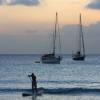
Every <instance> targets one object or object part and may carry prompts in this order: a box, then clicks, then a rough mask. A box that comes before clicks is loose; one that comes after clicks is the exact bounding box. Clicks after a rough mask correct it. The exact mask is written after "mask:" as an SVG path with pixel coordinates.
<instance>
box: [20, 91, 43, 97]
mask: <svg viewBox="0 0 100 100" xmlns="http://www.w3.org/2000/svg"><path fill="white" fill-rule="evenodd" d="M42 94H43V91H42V90H40V91H38V92H37V93H36V92H26V93H22V96H23V97H27V96H42Z"/></svg>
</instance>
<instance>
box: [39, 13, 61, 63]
mask: <svg viewBox="0 0 100 100" xmlns="http://www.w3.org/2000/svg"><path fill="white" fill-rule="evenodd" d="M57 26H58V13H56V22H55V30H54V33H53V50H52V53H49V54H44V55H43V56H42V57H41V61H42V63H47V64H60V61H61V59H62V58H61V56H60V55H56V40H57ZM60 47H61V46H60Z"/></svg>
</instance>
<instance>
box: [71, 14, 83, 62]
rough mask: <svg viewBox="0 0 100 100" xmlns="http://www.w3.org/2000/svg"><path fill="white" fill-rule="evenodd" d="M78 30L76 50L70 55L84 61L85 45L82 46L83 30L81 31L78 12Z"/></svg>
mask: <svg viewBox="0 0 100 100" xmlns="http://www.w3.org/2000/svg"><path fill="white" fill-rule="evenodd" d="M79 27H80V32H79V44H78V50H77V52H76V54H73V55H72V58H73V60H76V61H84V60H85V47H84V37H83V31H82V18H81V14H80V24H79Z"/></svg>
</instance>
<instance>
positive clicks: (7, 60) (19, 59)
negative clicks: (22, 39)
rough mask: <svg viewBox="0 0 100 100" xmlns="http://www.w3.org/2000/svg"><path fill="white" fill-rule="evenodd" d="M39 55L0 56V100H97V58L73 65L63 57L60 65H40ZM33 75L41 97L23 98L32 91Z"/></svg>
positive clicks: (99, 75) (99, 62)
mask: <svg viewBox="0 0 100 100" xmlns="http://www.w3.org/2000/svg"><path fill="white" fill-rule="evenodd" d="M40 57H41V55H31V54H30V55H24V54H23V55H10V54H9V55H0V100H100V55H88V56H87V57H86V59H85V61H73V60H72V58H71V55H64V56H63V59H62V61H61V64H42V63H36V61H40ZM32 72H34V74H35V75H36V76H37V83H38V87H39V88H40V89H43V91H44V92H43V94H42V96H37V97H35V98H34V97H32V96H29V97H23V96H22V93H24V92H29V91H30V90H31V80H30V79H29V77H28V75H29V74H31V73H32Z"/></svg>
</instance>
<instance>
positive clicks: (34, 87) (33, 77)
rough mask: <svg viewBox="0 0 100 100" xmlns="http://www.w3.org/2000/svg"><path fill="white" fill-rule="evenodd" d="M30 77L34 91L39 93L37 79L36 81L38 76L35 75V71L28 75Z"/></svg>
mask: <svg viewBox="0 0 100 100" xmlns="http://www.w3.org/2000/svg"><path fill="white" fill-rule="evenodd" d="M28 77H31V80H32V90H33V92H35V91H36V93H37V81H36V76H35V75H34V73H32V74H31V75H28Z"/></svg>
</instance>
